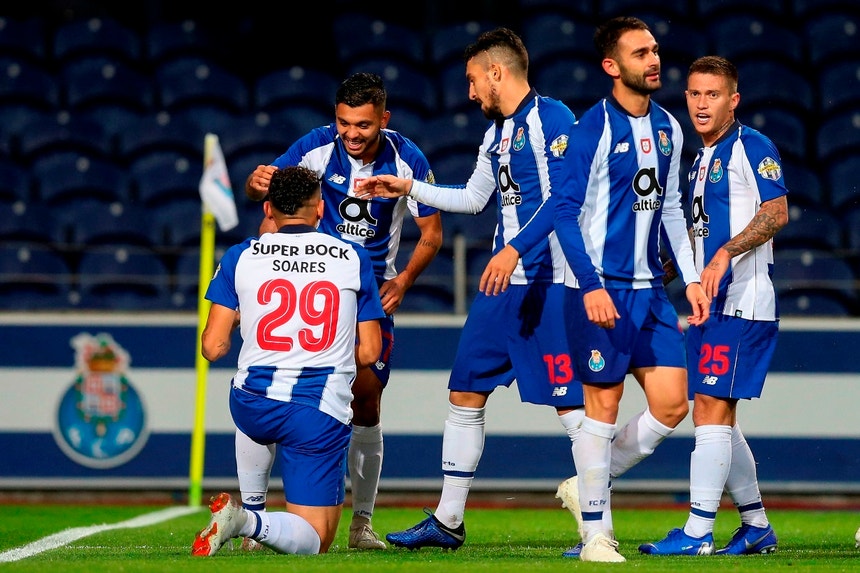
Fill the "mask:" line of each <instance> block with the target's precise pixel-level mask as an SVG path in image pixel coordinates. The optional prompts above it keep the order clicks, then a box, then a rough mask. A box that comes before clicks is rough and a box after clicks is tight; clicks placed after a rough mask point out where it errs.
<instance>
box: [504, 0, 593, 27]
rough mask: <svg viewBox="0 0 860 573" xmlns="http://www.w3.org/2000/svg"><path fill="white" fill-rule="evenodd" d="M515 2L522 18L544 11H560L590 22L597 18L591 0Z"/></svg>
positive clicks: (519, 0) (528, 0) (526, 0)
mask: <svg viewBox="0 0 860 573" xmlns="http://www.w3.org/2000/svg"><path fill="white" fill-rule="evenodd" d="M517 3H518V4H519V9H520V14H521V16H522V18H523V19H525V18H528V17H530V16H532V15H535V14H542V13H546V12H555V13H560V14H564V15H566V16H569V17H572V18H576V19H578V20H585V21H587V22H592V23H593V22H594V21H595V20H596V19H597V14H596V12H595V7H594V5H593V4H594V3H593V2H592V0H518V2H517Z"/></svg>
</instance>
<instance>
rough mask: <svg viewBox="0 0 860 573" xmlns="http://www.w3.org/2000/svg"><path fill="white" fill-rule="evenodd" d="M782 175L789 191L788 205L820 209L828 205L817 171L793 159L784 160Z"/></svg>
mask: <svg viewBox="0 0 860 573" xmlns="http://www.w3.org/2000/svg"><path fill="white" fill-rule="evenodd" d="M782 173H783V177H785V186H786V188H787V189H788V204H789V206H791V205H795V204H797V205H800V206H811V207H820V206H822V205H827V202H826V200H825V197H824V190H823V188H822V185H821V179H820V178H819V176H818V172H817V171H816V170H813V169H811V168H810V167H807V166H806V165H805V164H803V163H800V162H798V161H795V160H792V159H783V161H782Z"/></svg>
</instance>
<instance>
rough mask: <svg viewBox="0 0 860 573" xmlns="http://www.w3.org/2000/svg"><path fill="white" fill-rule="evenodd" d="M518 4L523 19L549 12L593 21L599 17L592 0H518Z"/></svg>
mask: <svg viewBox="0 0 860 573" xmlns="http://www.w3.org/2000/svg"><path fill="white" fill-rule="evenodd" d="M517 4H519V9H520V14H521V16H522V18H523V19H526V18H529V17H531V16H533V15H535V14H543V13H547V12H555V13H559V14H564V15H566V16H568V17H572V18H576V19H578V20H585V21H587V22H592V23H593V22H594V20H595V19H597V14H596V13H595V9H594V6H593V4H594V3H593V2H592V0H518V1H517ZM527 47H528V46H527Z"/></svg>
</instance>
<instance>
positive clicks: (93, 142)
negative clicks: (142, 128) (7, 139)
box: [17, 111, 114, 164]
mask: <svg viewBox="0 0 860 573" xmlns="http://www.w3.org/2000/svg"><path fill="white" fill-rule="evenodd" d="M17 141H18V147H17V153H18V154H19V156H18V159H19V160H20V161H21V162H22V163H25V164H31V163H33V162H35V161H36V160H38V159H39V158H40V157H44V156H47V155H52V154H54V153H58V152H70V153H78V154H81V155H88V156H91V157H97V158H102V159H108V158H110V157H111V155H112V153H113V150H114V149H113V145H112V140H111V138H110V136H109V135H108V134H107V133H105V132H104V130H103V129H102V126H101V125H100V124H99V123H97V122H95V121H91V120H89V119H87V118H86V117H84V116H77V115H72V114H70V113H68V112H64V111H63V112H58V113H56V114H48V115H44V116H36V117H33V118H32V119H31V120H29V121H28V122H27V123H26V124H24V125H22V126H21V128H20V130H19V133H18V138H17Z"/></svg>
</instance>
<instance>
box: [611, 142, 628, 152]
mask: <svg viewBox="0 0 860 573" xmlns="http://www.w3.org/2000/svg"><path fill="white" fill-rule="evenodd" d="M628 151H630V143H628V142H626V141H622V142H620V143H616V144H615V149H613V150H612V153H627V152H628Z"/></svg>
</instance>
